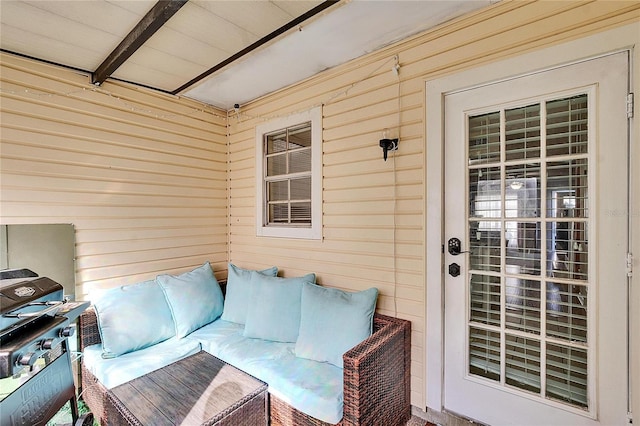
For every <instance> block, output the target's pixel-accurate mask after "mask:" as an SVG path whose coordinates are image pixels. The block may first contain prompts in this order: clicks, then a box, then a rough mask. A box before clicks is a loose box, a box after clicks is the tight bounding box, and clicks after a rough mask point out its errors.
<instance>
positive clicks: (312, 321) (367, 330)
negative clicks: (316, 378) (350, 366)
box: [296, 283, 378, 368]
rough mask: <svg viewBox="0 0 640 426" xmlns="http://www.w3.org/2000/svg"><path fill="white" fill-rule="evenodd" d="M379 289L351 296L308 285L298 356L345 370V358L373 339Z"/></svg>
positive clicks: (299, 336)
mask: <svg viewBox="0 0 640 426" xmlns="http://www.w3.org/2000/svg"><path fill="white" fill-rule="evenodd" d="M377 298H378V289H377V288H370V289H368V290H364V291H360V292H357V293H349V292H345V291H342V290H338V289H335V288H327V287H320V286H317V285H315V284H308V283H306V284H304V286H303V287H302V316H301V318H300V334H299V335H298V340H297V342H296V356H298V357H301V358H308V359H312V360H315V361H320V362H330V363H331V364H333V365H336V366H338V367H340V368H342V366H343V365H342V355H343V354H344V353H345V352H347V351H348V350H349V349H351V348H353V347H354V346H355V345H357V344H358V343H360V342H362V341H363V340H364V339H366V338H367V337H369V336H371V332H372V328H373V314H374V312H375V310H376V300H377Z"/></svg>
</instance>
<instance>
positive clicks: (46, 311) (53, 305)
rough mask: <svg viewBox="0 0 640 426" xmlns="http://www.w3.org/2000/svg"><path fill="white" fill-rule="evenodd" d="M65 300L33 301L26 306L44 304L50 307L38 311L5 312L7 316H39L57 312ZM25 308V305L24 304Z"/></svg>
mask: <svg viewBox="0 0 640 426" xmlns="http://www.w3.org/2000/svg"><path fill="white" fill-rule="evenodd" d="M64 303H65V302H64V301H62V300H54V301H50V302H31V303H29V304H27V305H25V306H42V305H47V306H49V307H48V308H45V309H43V310H41V311H38V312H28V313H18V314H4V315H3V317H5V318H38V317H41V316H43V315H47V314H49V313H51V312H56V311H57V310H58V309H60V307H61V306H62V305H63V304H64ZM23 308H24V306H23Z"/></svg>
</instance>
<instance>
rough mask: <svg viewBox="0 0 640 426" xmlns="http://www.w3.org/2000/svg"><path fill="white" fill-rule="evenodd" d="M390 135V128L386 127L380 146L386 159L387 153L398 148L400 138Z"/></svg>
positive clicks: (385, 159)
mask: <svg viewBox="0 0 640 426" xmlns="http://www.w3.org/2000/svg"><path fill="white" fill-rule="evenodd" d="M389 136H390V132H389V129H384V130H383V131H382V139H380V148H382V156H383V157H384V161H387V153H388V152H389V151H397V150H398V138H390V137H389Z"/></svg>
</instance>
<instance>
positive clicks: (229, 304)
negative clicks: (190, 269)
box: [222, 263, 278, 324]
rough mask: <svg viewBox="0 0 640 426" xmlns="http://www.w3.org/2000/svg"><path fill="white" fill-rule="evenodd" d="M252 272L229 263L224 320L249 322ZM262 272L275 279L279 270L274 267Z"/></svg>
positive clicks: (223, 312) (239, 322)
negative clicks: (248, 312)
mask: <svg viewBox="0 0 640 426" xmlns="http://www.w3.org/2000/svg"><path fill="white" fill-rule="evenodd" d="M251 272H252V271H251V270H249V269H243V268H240V267H238V266H236V265H234V264H232V263H229V275H228V276H227V293H226V297H225V299H224V310H223V311H222V319H223V320H225V321H231V322H235V323H238V324H244V323H246V322H247V311H248V306H249V290H250V288H251ZM257 272H260V273H261V274H263V275H267V276H270V277H275V276H276V275H277V274H278V268H277V267H276V266H272V267H271V268H267V269H264V270H262V271H257Z"/></svg>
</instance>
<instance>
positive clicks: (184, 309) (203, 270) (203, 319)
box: [156, 262, 224, 338]
mask: <svg viewBox="0 0 640 426" xmlns="http://www.w3.org/2000/svg"><path fill="white" fill-rule="evenodd" d="M156 281H157V282H158V284H160V286H161V287H162V290H164V294H165V296H166V298H167V302H168V303H169V307H170V308H171V313H172V315H173V321H174V322H175V334H176V336H177V337H178V338H183V337H185V336H186V335H188V334H189V333H191V332H192V331H194V330H197V329H198V328H200V327H202V326H203V325H206V324H209V323H210V322H212V321H214V320H216V319H217V318H218V317H219V316H220V314H222V309H223V306H224V298H223V297H222V290H221V289H220V284H218V281H217V280H216V277H215V276H214V275H213V271H212V270H211V266H210V265H209V263H208V262H207V263H205V264H204V265H202V266H200V267H198V268H196V269H194V270H192V271H189V272H185V273H183V274H180V275H158V276H157V277H156Z"/></svg>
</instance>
